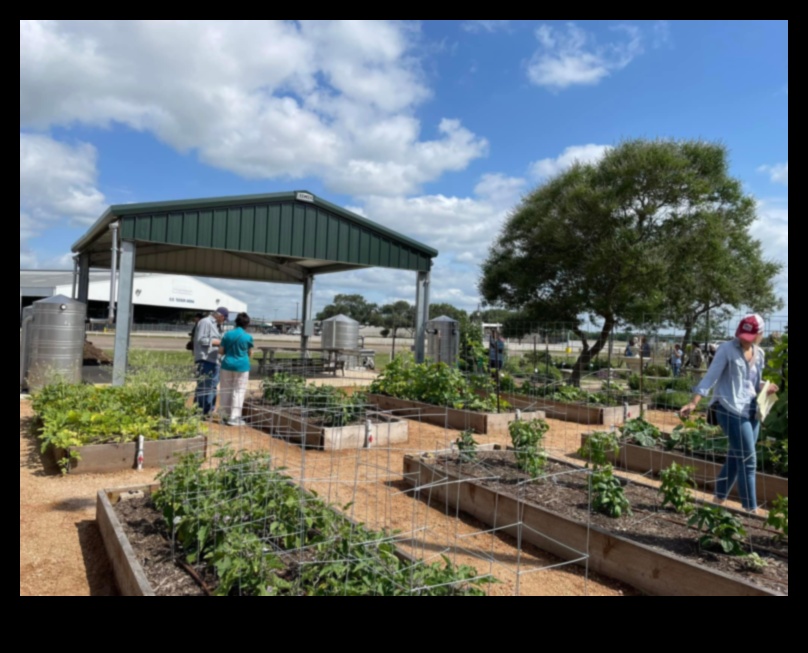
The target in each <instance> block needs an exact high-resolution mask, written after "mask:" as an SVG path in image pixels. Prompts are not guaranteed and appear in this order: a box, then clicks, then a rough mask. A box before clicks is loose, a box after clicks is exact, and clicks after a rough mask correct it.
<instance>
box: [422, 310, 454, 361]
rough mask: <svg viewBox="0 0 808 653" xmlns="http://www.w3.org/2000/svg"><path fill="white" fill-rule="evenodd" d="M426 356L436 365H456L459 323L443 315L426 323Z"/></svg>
mask: <svg viewBox="0 0 808 653" xmlns="http://www.w3.org/2000/svg"><path fill="white" fill-rule="evenodd" d="M426 338H427V341H426V342H427V356H428V357H429V358H430V359H432V360H433V361H435V362H436V363H446V364H447V365H451V366H454V365H457V359H458V357H459V356H460V323H459V322H458V321H457V320H453V319H452V318H450V317H446V316H445V315H443V316H441V317H437V318H435V319H434V320H430V321H429V322H427V323H426Z"/></svg>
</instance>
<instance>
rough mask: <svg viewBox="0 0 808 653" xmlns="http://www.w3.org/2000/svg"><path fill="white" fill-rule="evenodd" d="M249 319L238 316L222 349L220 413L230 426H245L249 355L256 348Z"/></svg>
mask: <svg viewBox="0 0 808 653" xmlns="http://www.w3.org/2000/svg"><path fill="white" fill-rule="evenodd" d="M249 326H250V316H249V315H247V314H246V313H239V314H238V317H236V328H235V329H233V330H232V331H228V332H227V333H226V334H225V336H224V338H222V344H221V346H220V347H219V355H220V356H221V357H222V390H221V398H220V400H219V412H220V414H221V416H222V421H223V422H224V423H225V424H228V425H230V426H244V425H245V422H244V420H243V419H242V410H243V408H244V399H245V398H246V396H247V386H248V384H249V382H250V356H251V355H252V350H253V348H254V347H255V343H254V342H253V337H252V336H251V335H250V334H249V333H247V327H249Z"/></svg>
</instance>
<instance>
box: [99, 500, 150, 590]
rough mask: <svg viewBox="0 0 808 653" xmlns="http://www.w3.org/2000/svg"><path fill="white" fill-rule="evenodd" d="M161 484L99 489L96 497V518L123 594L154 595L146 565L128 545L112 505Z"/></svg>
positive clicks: (117, 584) (116, 580)
mask: <svg viewBox="0 0 808 653" xmlns="http://www.w3.org/2000/svg"><path fill="white" fill-rule="evenodd" d="M158 487H159V486H157V485H141V486H138V487H131V488H122V489H117V490H100V491H99V492H98V497H97V499H96V507H95V519H96V522H97V523H98V529H99V530H100V531H101V539H102V540H103V542H104V549H105V550H106V552H107V556H108V557H109V561H110V563H111V564H112V571H113V573H114V575H115V584H116V586H117V587H118V591H119V592H120V593H121V595H122V596H154V595H155V594H154V590H153V589H152V586H151V584H150V583H149V581H148V579H147V578H146V573H145V572H144V571H143V567H141V566H140V563H139V562H138V560H137V556H135V552H134V551H133V550H132V547H131V545H130V544H129V538H127V537H126V534H125V533H124V531H123V527H122V526H121V522H120V520H119V519H118V515H117V514H116V513H115V509H114V508H113V505H114V504H116V503H118V501H120V499H121V497H122V496H124V495H126V494H140V493H143V494H144V495H151V494H152V492H154V491H155V490H156V489H157V488H158Z"/></svg>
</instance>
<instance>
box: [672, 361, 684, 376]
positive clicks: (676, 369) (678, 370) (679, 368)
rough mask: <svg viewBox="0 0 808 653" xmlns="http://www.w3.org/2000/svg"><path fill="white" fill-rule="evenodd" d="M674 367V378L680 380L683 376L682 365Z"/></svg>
mask: <svg viewBox="0 0 808 653" xmlns="http://www.w3.org/2000/svg"><path fill="white" fill-rule="evenodd" d="M672 367H673V378H675V379H678V378H679V376H680V375H681V374H682V364H681V363H678V364H675V365H672Z"/></svg>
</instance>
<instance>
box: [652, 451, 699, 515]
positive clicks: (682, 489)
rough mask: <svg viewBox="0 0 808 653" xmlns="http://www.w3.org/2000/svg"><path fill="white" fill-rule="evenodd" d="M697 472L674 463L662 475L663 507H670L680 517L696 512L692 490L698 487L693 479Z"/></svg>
mask: <svg viewBox="0 0 808 653" xmlns="http://www.w3.org/2000/svg"><path fill="white" fill-rule="evenodd" d="M695 473H696V470H695V469H694V468H693V467H684V466H682V465H677V464H676V463H672V464H671V466H670V467H668V469H666V470H663V471H662V472H661V473H660V478H661V479H662V486H661V487H660V492H661V493H662V507H663V508H664V507H665V506H670V507H671V508H673V510H674V511H676V512H677V513H679V514H680V515H689V514H690V513H692V512H693V511H694V510H695V503H694V498H693V490H692V488H694V487H696V482H695V481H694V480H693V477H694V475H695Z"/></svg>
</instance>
